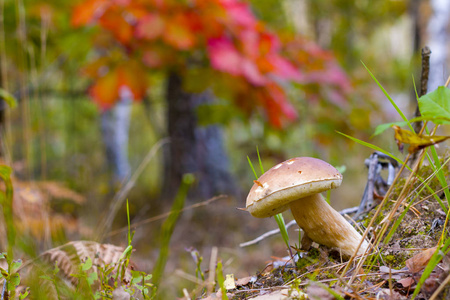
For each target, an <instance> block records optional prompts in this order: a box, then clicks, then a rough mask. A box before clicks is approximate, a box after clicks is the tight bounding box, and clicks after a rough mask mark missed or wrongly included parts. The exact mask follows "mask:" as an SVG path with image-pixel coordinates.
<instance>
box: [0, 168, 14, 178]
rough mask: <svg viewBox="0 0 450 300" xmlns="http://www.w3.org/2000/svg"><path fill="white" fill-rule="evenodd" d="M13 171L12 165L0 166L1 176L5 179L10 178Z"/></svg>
mask: <svg viewBox="0 0 450 300" xmlns="http://www.w3.org/2000/svg"><path fill="white" fill-rule="evenodd" d="M11 172H12V169H11V168H10V167H8V166H4V165H2V166H0V177H1V178H2V179H3V180H5V181H7V180H9V179H10V177H11Z"/></svg>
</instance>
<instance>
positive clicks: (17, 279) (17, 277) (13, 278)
mask: <svg viewBox="0 0 450 300" xmlns="http://www.w3.org/2000/svg"><path fill="white" fill-rule="evenodd" d="M9 282H10V283H11V289H14V287H16V286H18V285H19V284H20V275H19V273H14V274H12V275H11V277H9Z"/></svg>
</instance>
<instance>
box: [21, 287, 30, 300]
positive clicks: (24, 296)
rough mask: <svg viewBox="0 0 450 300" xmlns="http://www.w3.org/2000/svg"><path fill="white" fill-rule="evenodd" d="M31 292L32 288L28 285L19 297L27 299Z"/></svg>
mask: <svg viewBox="0 0 450 300" xmlns="http://www.w3.org/2000/svg"><path fill="white" fill-rule="evenodd" d="M29 294H30V288H29V287H27V288H26V289H25V291H24V292H22V293H21V294H20V296H19V299H20V300H22V299H25V298H26V297H28V295H29Z"/></svg>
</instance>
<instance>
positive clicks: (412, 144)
mask: <svg viewBox="0 0 450 300" xmlns="http://www.w3.org/2000/svg"><path fill="white" fill-rule="evenodd" d="M392 127H393V128H394V130H395V140H396V141H397V145H398V147H399V150H400V151H402V150H403V144H409V148H408V152H409V153H414V152H417V151H419V150H421V149H423V148H426V147H428V146H431V145H434V144H438V143H441V142H443V141H445V140H447V139H449V138H450V136H438V135H422V134H416V133H414V132H411V131H409V130H405V129H401V128H400V127H399V126H396V125H394V126H392Z"/></svg>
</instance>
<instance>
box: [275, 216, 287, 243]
mask: <svg viewBox="0 0 450 300" xmlns="http://www.w3.org/2000/svg"><path fill="white" fill-rule="evenodd" d="M274 218H275V221H276V222H277V224H278V227H279V228H280V233H281V237H282V238H283V241H284V243H285V244H286V246H287V247H288V248H289V235H288V232H287V230H286V224H285V222H284V218H283V214H281V213H280V214H278V215H275V217H274Z"/></svg>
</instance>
